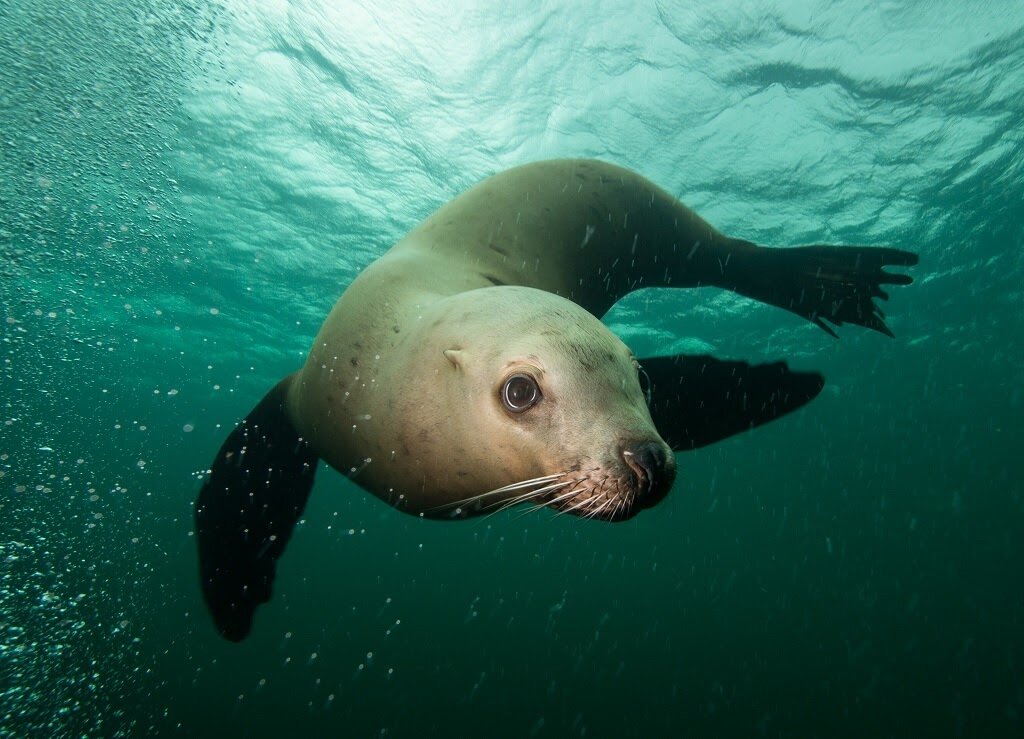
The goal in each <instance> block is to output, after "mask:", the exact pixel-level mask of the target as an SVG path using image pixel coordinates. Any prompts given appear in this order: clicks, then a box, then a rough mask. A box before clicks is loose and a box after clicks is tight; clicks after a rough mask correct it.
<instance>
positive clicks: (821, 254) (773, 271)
mask: <svg viewBox="0 0 1024 739" xmlns="http://www.w3.org/2000/svg"><path fill="white" fill-rule="evenodd" d="M740 243H741V245H742V248H739V249H737V251H736V256H737V260H736V264H735V266H734V269H733V270H728V269H727V270H726V272H725V274H726V282H728V283H729V284H728V285H727V286H728V287H730V288H731V289H733V290H735V291H736V292H738V293H740V294H741V295H746V296H748V297H751V298H755V299H756V300H760V301H762V302H764V303H770V304H771V305H777V306H778V307H780V308H785V309H786V310H788V311H792V312H793V313H796V314H797V315H798V316H803V317H804V318H806V319H807V320H809V321H811V322H812V323H814V324H815V325H817V326H819V327H820V328H821V329H822V330H824V331H826V332H827V333H829V334H831V335H832V336H836V332H835V331H833V330H832V328H831V327H830V326H828V325H827V324H826V323H825V321H828V322H829V323H832V324H834V325H836V326H841V325H842V324H844V323H856V324H859V325H861V326H865V327H867V328H870V329H872V330H874V331H878V332H880V333H883V334H885V335H886V336H889V337H891V336H892V331H890V330H889V327H888V326H887V325H886V324H885V314H884V313H883V312H882V309H881V308H879V307H878V306H877V305H876V304H875V298H878V299H880V300H887V299H888V298H889V295H888V293H886V292H885V291H884V290H883V289H882V285H909V284H910V283H911V282H913V278H912V277H910V276H909V275H903V274H898V273H893V272H885V271H883V270H882V268H883V267H885V266H889V265H893V266H898V267H911V266H913V265H915V264H917V255H916V254H914V253H912V252H909V251H902V250H900V249H890V248H885V247H873V246H828V245H824V244H820V245H815V246H796V247H791V248H786V249H774V248H769V247H756V248H753V249H751V248H750V247H752V246H753V245H752V244H749V243H747V242H740ZM732 281H735V282H732Z"/></svg>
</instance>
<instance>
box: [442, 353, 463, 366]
mask: <svg viewBox="0 0 1024 739" xmlns="http://www.w3.org/2000/svg"><path fill="white" fill-rule="evenodd" d="M442 354H444V358H445V359H447V360H448V361H449V362H451V363H452V366H453V367H455V369H462V350H461V349H445V350H444V351H443V352H442Z"/></svg>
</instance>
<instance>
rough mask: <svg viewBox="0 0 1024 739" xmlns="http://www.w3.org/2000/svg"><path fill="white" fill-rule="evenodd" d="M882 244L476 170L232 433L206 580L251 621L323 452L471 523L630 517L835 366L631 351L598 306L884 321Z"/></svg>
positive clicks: (379, 490)
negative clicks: (693, 464) (654, 290)
mask: <svg viewBox="0 0 1024 739" xmlns="http://www.w3.org/2000/svg"><path fill="white" fill-rule="evenodd" d="M916 262H917V257H916V255H914V254H912V253H910V252H906V251H900V250H897V249H890V248H877V247H863V246H804V247H794V248H784V249H775V248H766V247H761V246H756V245H754V244H752V243H750V242H746V241H743V240H740V239H733V238H729V237H727V236H725V235H723V234H721V233H719V232H718V231H716V230H715V229H714V228H712V227H711V226H710V225H709V224H708V223H706V222H705V221H703V220H702V219H701V218H700V217H699V216H698V215H697V214H695V213H694V212H693V211H691V210H689V209H688V208H686V207H685V206H684V205H683V204H682V203H680V202H679V201H678V200H677V199H676V198H674V197H672V196H670V195H669V194H668V193H666V192H665V191H664V190H662V189H661V188H659V187H658V186H657V185H655V184H654V183H652V182H650V181H648V180H646V179H645V178H643V177H642V176H640V175H639V174H637V173H635V172H632V171H629V170H627V169H623V168H621V167H617V166H614V165H611V164H607V163H604V162H599V161H591V160H571V159H569V160H554V161H545V162H538V163H535V164H529V165H525V166H521V167H517V168H514V169H511V170H508V171H505V172H502V173H500V174H497V175H494V176H493V177H491V178H489V179H487V180H484V181H483V182H481V183H480V184H478V185H476V186H475V187H473V188H471V189H470V190H468V191H467V192H465V193H463V194H462V195H460V196H458V197H457V198H455V199H454V200H452V201H451V202H449V203H447V204H446V205H444V206H442V207H441V208H440V209H439V210H438V211H437V212H436V213H434V214H433V215H432V216H430V217H429V218H428V219H427V220H426V221H424V222H423V223H422V224H421V225H420V226H418V227H417V228H415V229H414V230H413V231H412V232H411V233H409V234H408V235H407V236H406V237H405V238H403V239H402V240H401V241H400V242H398V243H397V244H396V245H395V246H394V247H392V248H391V249H390V250H389V251H388V252H387V253H386V254H384V255H383V256H382V257H381V258H380V259H378V260H377V261H375V262H374V263H372V264H371V265H370V266H369V267H367V269H366V270H365V271H364V272H363V273H362V274H360V275H359V277H357V278H356V280H355V281H353V283H352V284H351V285H350V286H349V287H348V289H347V290H345V292H344V293H343V294H342V296H341V298H340V299H339V300H338V302H337V304H336V305H335V306H334V308H333V310H332V311H331V312H330V314H329V315H328V316H327V319H326V320H325V321H324V324H323V326H322V327H321V329H320V331H319V333H318V334H317V337H316V339H315V340H314V342H313V346H312V349H311V350H310V353H309V357H308V359H307V360H306V362H305V365H304V366H303V367H302V369H301V370H300V371H299V372H297V373H295V374H294V375H291V376H290V377H288V378H285V379H284V380H282V381H281V382H280V383H278V385H276V386H275V387H274V388H273V389H272V390H271V391H270V392H269V393H268V394H267V396H266V397H264V399H263V400H262V401H261V402H260V403H259V404H258V405H257V406H256V407H255V408H254V409H253V411H252V412H251V413H250V414H249V415H248V416H247V417H246V418H245V420H243V421H242V422H241V423H240V424H239V425H238V426H237V427H236V428H235V430H234V431H233V432H232V433H231V434H230V435H229V436H228V439H227V440H226V441H225V442H224V445H223V446H222V447H221V449H220V451H219V452H218V454H217V456H216V458H215V460H214V462H213V465H212V466H211V469H210V474H209V477H208V478H207V480H206V481H205V483H204V484H203V486H202V489H201V490H200V493H199V497H198V499H197V501H196V506H195V522H196V532H197V538H198V543H199V560H200V576H201V582H202V589H203V595H204V597H205V600H206V603H207V605H208V606H209V608H210V610H211V612H212V614H213V618H214V622H215V624H216V626H217V628H218V629H219V631H220V633H221V634H222V635H224V636H225V637H226V638H228V639H231V640H233V641H238V640H241V639H243V638H244V637H245V636H246V635H247V634H248V633H249V631H250V629H251V625H252V618H253V614H254V612H255V609H256V608H257V606H258V605H259V604H260V603H263V602H266V601H267V600H269V598H270V588H271V583H272V581H273V578H274V574H275V568H276V562H277V559H278V558H279V557H280V556H281V554H282V552H283V551H284V548H285V545H286V543H287V541H288V539H289V537H290V535H291V533H292V530H293V528H294V525H295V522H296V521H297V520H298V518H299V516H300V515H301V513H302V510H303V508H304V506H305V504H306V500H307V498H308V495H309V491H310V489H311V487H312V484H313V477H314V473H315V469H316V465H317V460H318V459H324V460H325V461H327V463H328V464H330V465H331V466H332V467H334V468H335V469H337V470H339V471H340V472H342V473H343V474H346V475H348V476H349V477H351V478H352V479H353V480H354V481H355V482H356V483H357V484H359V485H360V486H361V487H363V488H365V489H366V490H368V491H370V492H372V493H374V494H375V495H377V496H378V497H380V498H382V499H383V500H385V501H387V502H389V503H390V504H392V505H394V506H395V507H397V508H399V509H401V510H404V511H407V512H410V513H414V514H417V515H421V516H429V517H447V518H452V517H455V518H464V517H467V516H472V515H476V514H478V513H481V512H484V511H492V510H495V509H499V508H501V507H504V506H509V505H513V504H516V503H530V504H533V505H535V506H545V507H550V508H552V509H554V510H557V511H560V512H568V513H573V514H575V515H579V516H584V517H589V518H597V519H602V520H606V521H622V520H625V519H628V518H630V517H632V516H633V515H635V514H636V513H637V512H638V511H639V510H641V509H643V508H646V507H650V506H652V505H654V504H656V503H657V502H658V501H659V500H661V499H662V498H663V497H664V496H665V494H666V493H667V492H668V490H669V488H670V487H671V485H672V481H673V479H674V476H675V458H674V455H673V451H686V450H690V449H695V448H698V447H701V446H704V445H706V444H709V443H711V442H713V441H717V440H719V439H722V438H724V437H726V436H730V435H732V434H735V433H738V432H740V431H744V430H746V429H749V428H751V427H753V426H756V425H759V424H762V423H765V422H767V421H770V420H772V419H774V418H777V417H779V416H781V415H783V414H785V413H788V412H790V411H792V410H794V409H796V408H798V407H800V406H802V405H803V404H805V403H807V402H808V401H809V400H811V399H812V398H814V397H815V396H816V395H817V394H818V393H819V392H820V390H821V388H822V386H823V384H824V380H823V378H822V377H821V375H819V374H817V373H813V372H792V371H790V370H789V368H788V367H787V366H786V365H785V364H784V363H782V362H778V363H774V364H765V365H749V364H747V363H745V362H734V361H728V362H727V361H721V360H716V359H713V358H711V357H708V356H683V355H677V356H671V357H647V358H639V359H638V358H636V357H634V356H633V355H632V353H631V352H630V351H629V349H628V348H627V347H626V346H625V345H624V344H623V343H622V342H621V341H620V340H619V339H618V338H617V337H616V336H615V335H614V334H612V333H611V331H609V330H608V329H607V328H606V327H605V326H604V324H602V323H601V322H600V320H599V319H598V317H599V316H601V315H603V314H604V313H605V312H606V311H607V310H608V309H609V308H610V307H611V306H612V305H613V304H614V303H615V302H616V301H618V300H619V299H620V298H622V297H623V296H624V295H626V294H627V293H629V292H631V291H633V290H635V289H637V288H641V287H692V286H700V285H711V286H716V287H720V288H725V289H728V290H733V291H735V292H737V293H740V294H742V295H746V296H748V297H752V298H756V299H758V300H760V301H763V302H766V303H770V304H772V305H776V306H779V307H781V308H785V309H787V310H789V311H791V312H793V313H796V314H798V315H801V316H803V317H805V318H807V319H808V320H810V321H812V322H813V323H815V324H816V325H818V326H819V327H821V328H822V329H824V330H825V331H827V332H828V333H830V334H832V335H833V336H835V335H836V334H835V332H834V331H833V330H832V328H831V327H830V326H829V325H828V324H827V323H826V321H827V322H828V323H831V324H833V325H836V326H838V325H841V324H843V323H856V324H859V325H862V326H865V327H867V328H870V329H874V330H876V331H879V332H882V333H884V334H886V335H888V336H892V333H891V332H890V331H889V329H888V327H887V326H886V324H885V320H884V316H883V314H882V312H881V310H879V309H878V307H877V306H876V305H875V303H874V299H875V298H881V299H886V298H887V297H888V296H887V295H886V293H885V292H883V290H882V288H881V286H882V285H883V284H895V285H906V284H909V283H910V282H911V278H910V277H909V276H907V275H903V274H893V273H889V272H885V271H883V269H882V268H883V267H884V266H887V265H899V266H910V265H913V264H915V263H916Z"/></svg>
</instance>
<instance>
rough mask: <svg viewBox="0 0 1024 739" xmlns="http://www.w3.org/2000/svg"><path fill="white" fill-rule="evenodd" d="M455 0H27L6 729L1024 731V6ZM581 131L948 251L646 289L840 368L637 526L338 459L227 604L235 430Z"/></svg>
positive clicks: (854, 239)
mask: <svg viewBox="0 0 1024 739" xmlns="http://www.w3.org/2000/svg"><path fill="white" fill-rule="evenodd" d="M435 5H437V4H435ZM456 5H458V7H457V8H456V9H450V10H440V9H437V8H440V7H441V6H440V5H437V8H434V5H431V4H426V3H417V2H404V3H403V2H389V3H383V2H382V3H369V2H362V3H361V2H351V1H349V0H344V1H342V2H326V1H323V2H312V1H311V2H276V3H270V2H267V3H262V2H256V3H243V2H233V1H232V2H224V3H212V2H196V3H188V4H182V3H176V2H161V1H160V0H140V2H136V3H120V2H114V1H113V0H98V1H94V2H56V0H13V2H11V1H8V2H2V3H0V308H2V313H3V324H2V347H0V349H2V357H3V358H2V365H0V434H2V436H0V735H3V736H8V735H10V736H22V735H24V736H29V735H31V736H47V735H89V736H107V735H128V734H140V735H141V734H145V733H153V734H161V735H163V734H167V735H175V734H179V735H182V736H208V735H220V736H227V735H236V734H237V735H241V734H246V735H249V736H284V735H296V734H306V735H313V734H320V735H326V736H332V735H333V736H403V737H404V736H410V737H411V736H445V737H450V736H488V737H497V736H509V737H523V736H551V737H561V736H608V737H613V736H614V737H622V736H637V737H651V736H670V735H671V736H681V735H694V736H711V735H737V736H756V735H768V736H802V735H819V736H836V735H850V736H882V735H893V736H927V735H932V736H935V735H962V736H982V735H985V736H999V735H1005V736H1016V735H1020V734H1021V733H1022V731H1024V728H1022V723H1024V675H1022V670H1024V639H1022V636H1021V634H1024V564H1022V561H1024V559H1022V558H1024V539H1022V536H1024V500H1022V485H1024V483H1022V480H1024V476H1022V474H1021V464H1020V459H1021V453H1022V452H1024V444H1022V434H1021V422H1020V418H1021V414H1022V409H1024V397H1022V389H1021V388H1022V382H1024V372H1022V369H1021V368H1022V366H1024V295H1022V292H1024V262H1022V256H1021V255H1022V253H1024V251H1022V246H1024V205H1022V203H1024V133H1022V132H1024V103H1022V100H1024V72H1022V70H1024V5H1022V4H1021V3H1020V2H1017V1H1016V0H1002V1H996V2H984V3H983V2H933V3H893V2H882V3H866V2H865V3H861V2H845V1H844V2H792V3H783V2H778V3H759V4H756V5H755V4H748V3H735V2H704V3H699V4H691V3H682V2H680V3H674V2H663V3H646V2H645V3H633V2H625V1H622V2H618V1H611V0H609V1H607V2H602V3H596V2H595V3H589V4H587V6H586V8H585V9H584V8H583V6H582V5H579V6H577V4H573V3H561V4H558V3H546V4H542V3H511V4H506V6H505V7H504V9H501V8H499V7H498V6H499V5H500V4H498V3H478V4H474V3H461V4H456ZM449 6H452V4H449ZM428 7H429V8H430V9H428ZM446 7H448V6H446ZM452 7H453V8H454V7H455V6H452ZM555 156H592V157H599V158H603V159H606V160H609V161H613V162H616V163H619V164H622V165H625V166H629V167H632V168H634V169H636V170H638V171H640V172H642V173H643V174H645V175H647V176H648V177H650V178H652V179H654V180H655V181H657V182H658V183H659V184H661V185H662V186H663V187H665V188H666V189H668V190H669V191H671V192H673V193H675V194H678V195H679V197H680V198H681V199H682V200H683V201H684V202H686V203H687V204H688V205H690V206H691V207H693V208H694V209H695V210H697V211H698V212H699V213H701V214H702V215H703V216H704V217H705V218H707V219H708V220H710V221H711V222H712V223H714V224H715V225H717V226H718V227H719V228H721V229H722V230H723V231H725V232H727V233H729V234H731V235H734V236H739V237H743V238H746V239H749V240H752V241H756V242H758V243H763V244H772V245H779V246H783V245H790V244H799V243H828V242H832V243H859V244H875V245H891V246H895V247H898V248H902V249H909V250H912V251H916V252H918V253H919V254H920V255H921V264H920V265H919V266H918V267H916V268H915V269H914V275H915V277H916V282H915V284H914V285H913V286H911V287H908V288H902V289H898V290H894V291H893V296H892V299H891V300H890V301H889V303H888V304H887V306H886V309H887V313H888V315H889V324H890V326H891V327H892V328H893V330H894V332H895V333H896V338H895V339H894V340H890V339H887V338H886V337H883V336H881V335H878V334H871V333H869V332H866V331H863V330H860V329H858V328H856V327H849V326H847V327H844V328H843V330H842V331H841V334H842V336H841V339H840V340H838V341H836V340H833V339H831V338H829V337H828V336H826V335H825V334H824V333H822V332H821V331H819V330H818V329H816V328H814V327H813V326H811V325H809V324H806V323H804V322H802V321H801V320H799V319H798V318H796V317H794V316H792V315H790V314H788V313H784V312H782V311H779V310H776V309H772V308H769V307H764V306H759V305H755V304H754V303H752V302H749V301H747V300H744V299H742V298H739V297H736V296H733V295H731V294H724V293H720V292H716V291H711V290H694V291H689V292H684V293H683V294H678V295H677V294H667V295H666V294H664V293H662V292H646V293H641V294H638V295H636V296H633V297H631V298H630V299H628V300H627V301H626V302H625V303H624V304H622V305H620V306H618V307H617V308H616V309H615V311H614V312H613V313H612V314H611V315H610V316H609V317H608V321H609V323H610V324H611V325H612V327H613V328H614V329H615V330H616V331H618V332H619V333H620V334H621V335H622V336H623V337H624V338H626V339H627V341H629V342H630V343H631V345H633V346H634V347H635V348H636V349H637V350H638V351H640V352H641V353H646V352H654V351H657V352H659V353H669V352H676V351H694V352H707V351H710V352H714V353H715V354H716V355H719V356H722V357H733V358H749V359H757V360H765V359H777V358H787V359H788V360H789V361H790V362H791V364H792V365H793V366H794V367H798V368H801V369H807V368H814V369H818V370H821V371H822V372H824V373H825V375H826V377H827V378H828V382H829V384H828V386H827V387H826V390H825V392H824V393H823V394H822V396H821V397H820V398H819V399H818V400H816V401H815V402H814V403H812V404H811V405H809V406H808V407H807V408H806V409H804V410H802V411H801V412H800V413H797V414H794V415H793V416H790V417H787V418H786V419H784V420H782V421H779V422H778V423H776V424H773V425H771V426H769V427H766V428H764V429H759V430H757V431H755V432H752V433H750V434H746V435H743V436H739V437H736V438H733V439H731V440H729V441H726V442H723V443H720V444H717V445H715V446H712V447H709V448H706V449H704V450H701V451H698V452H693V453H690V454H685V455H680V456H679V458H678V461H679V465H680V474H679V478H678V480H677V483H676V485H675V488H674V490H673V492H672V494H671V495H670V496H669V497H668V499H667V500H666V501H665V502H663V503H662V504H661V505H659V506H658V507H656V508H654V509H652V510H649V511H646V512H644V513H643V514H642V515H640V516H639V517H637V518H635V519H633V520H632V521H630V522H628V523H625V524H622V525H615V526H612V525H607V524H601V523H598V522H589V521H580V520H578V519H572V518H571V517H568V516H563V517H559V518H554V517H553V516H551V515H548V514H546V513H543V512H542V513H538V514H534V515H532V516H526V517H520V516H519V515H518V513H516V512H510V513H506V514H502V515H499V516H495V517H492V518H489V519H487V520H486V521H483V522H481V523H473V522H467V523H436V522H434V523H431V522H427V521H420V520H417V519H414V518H412V517H408V516H403V515H402V514H400V513H397V512H395V511H393V510H391V509H390V508H387V507H386V506H384V505H383V504H381V503H380V502H378V501H376V500H375V499H372V498H371V497H370V496H368V495H366V494H364V493H362V492H360V491H359V489H358V488H356V487H355V486H354V485H353V484H351V483H350V482H349V481H347V480H345V479H344V478H343V477H342V476H340V475H338V474H336V473H334V472H333V471H329V470H322V471H321V473H320V476H319V479H318V481H317V484H316V487H315V489H314V492H313V495H312V498H311V502H310V505H309V507H308V509H307V512H306V517H305V523H304V524H303V525H302V526H300V530H299V531H298V532H297V534H296V536H295V538H294V541H293V543H292V545H291V547H290V549H289V552H288V554H287V555H286V556H285V558H284V559H283V560H282V563H281V569H280V577H279V580H278V585H277V588H276V592H275V597H274V600H273V601H272V602H271V604H270V605H268V606H266V607H264V608H263V609H262V610H261V611H260V613H259V614H258V616H257V624H256V629H255V631H254V633H253V635H252V637H251V638H250V639H249V640H248V641H246V642H244V643H243V644H241V645H235V644H229V643H227V642H224V641H223V640H221V639H220V638H219V637H218V636H217V634H216V632H215V631H214V629H213V628H212V626H211V624H210V622H209V619H208V618H207V616H206V613H205V612H204V609H203V607H202V603H201V601H200V597H199V590H198V579H197V575H196V555H195V545H194V540H193V537H192V534H191V526H192V513H191V505H192V501H193V499H194V497H195V494H196V492H197V490H198V485H199V482H200V480H201V477H202V475H203V473H204V471H205V469H206V467H207V465H208V464H209V463H210V460H211V458H212V456H213V453H214V452H215V451H216V449H217V447H218V445H219V444H220V441H221V440H222V438H223V437H224V435H225V434H226V433H227V431H228V430H229V429H231V428H232V426H233V424H235V423H236V422H237V421H238V420H239V419H240V418H241V417H242V416H244V415H245V414H246V413H247V412H248V410H249V409H250V408H251V407H252V405H253V404H254V403H255V402H256V400H257V399H258V398H259V397H260V396H261V395H262V394H263V392H265V390H266V389H267V388H268V387H270V386H271V385H272V384H273V383H274V382H276V381H277V380H278V379H279V378H280V377H282V376H284V375H285V374H287V373H289V372H291V371H293V370H294V369H295V368H296V367H297V366H298V365H299V363H300V362H301V361H302V359H303V357H304V356H305V352H306V350H307V349H308V347H309V344H310V342H311V340H312V337H313V335H314V333H315V332H316V330H317V328H318V326H319V323H320V321H321V320H322V318H323V316H324V315H325V314H326V312H327V311H328V310H329V309H330V307H331V305H332V304H333V303H334V301H335V300H336V298H337V296H338V295H339V294H340V292H341V291H342V290H343V289H344V287H345V286H346V285H347V284H348V283H349V282H351V280H352V279H353V277H354V276H355V275H356V274H357V273H358V272H359V271H360V270H361V269H362V268H364V267H365V266H366V265H367V264H368V263H370V262H371V261H372V260H373V259H374V258H376V257H377V256H379V255H380V254H382V253H383V252H384V250H385V249H386V248H387V247H388V246H389V245H391V244H392V243H394V242H395V241H396V240H397V239H398V238H400V237H401V236H402V235H403V234H404V233H405V232H407V231H408V230H409V229H410V228H412V227H413V226H414V225H416V224H417V223H418V222H419V221H420V220H421V219H422V218H424V217H425V216H426V215H428V214H429V213H430V212H432V211H433V210H434V209H435V208H437V207H438V206H439V205H440V204H441V203H443V202H445V201H446V200H448V199H450V198H451V197H453V196H454V195H456V194H457V193H459V192H460V191H462V190H463V189H465V188H466V187H468V186H469V185H471V184H473V183H474V182H476V181H478V180H479V179H481V178H482V177H485V176H487V175H489V174H491V173H494V172H496V171H499V170H501V169H503V168H506V167H509V166H513V165H516V164H520V163H524V162H528V161H532V160H536V159H542V158H545V157H555Z"/></svg>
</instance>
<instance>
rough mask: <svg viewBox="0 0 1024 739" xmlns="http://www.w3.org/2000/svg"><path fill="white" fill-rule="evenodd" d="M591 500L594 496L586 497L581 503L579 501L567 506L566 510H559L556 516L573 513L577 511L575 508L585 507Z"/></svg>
mask: <svg viewBox="0 0 1024 739" xmlns="http://www.w3.org/2000/svg"><path fill="white" fill-rule="evenodd" d="M591 500H593V498H585V499H583V500H581V501H580V502H579V503H577V504H576V505H571V506H569V507H568V508H566V509H565V510H564V511H559V512H558V513H556V514H555V518H558V517H559V516H564V515H565V514H566V513H572V512H573V511H575V510H577V509H579V508H583V507H584V506H586V505H587V504H588V503H590V501H591Z"/></svg>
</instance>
